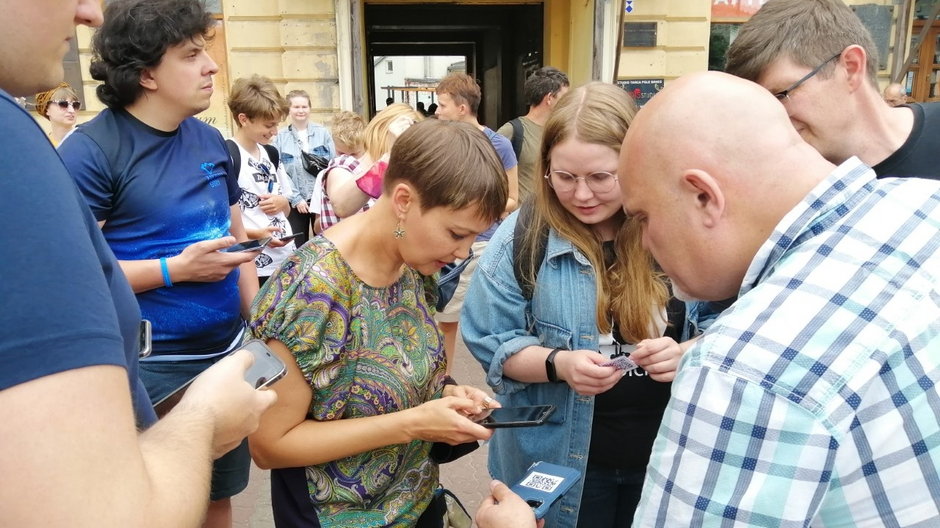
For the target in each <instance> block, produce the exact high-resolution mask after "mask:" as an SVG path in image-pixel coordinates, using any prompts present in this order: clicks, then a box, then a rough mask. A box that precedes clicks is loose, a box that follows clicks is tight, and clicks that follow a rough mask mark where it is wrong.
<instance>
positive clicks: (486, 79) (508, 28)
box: [364, 3, 543, 129]
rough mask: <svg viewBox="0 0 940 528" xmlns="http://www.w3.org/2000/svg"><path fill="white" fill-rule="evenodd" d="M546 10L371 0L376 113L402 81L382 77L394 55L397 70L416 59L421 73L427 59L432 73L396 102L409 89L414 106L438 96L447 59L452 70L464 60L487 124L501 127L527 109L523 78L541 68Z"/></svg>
mask: <svg viewBox="0 0 940 528" xmlns="http://www.w3.org/2000/svg"><path fill="white" fill-rule="evenodd" d="M542 13H543V5H542V4H541V3H539V4H514V5H453V4H404V5H402V4H396V5H387V4H368V3H367V4H366V5H365V9H364V17H365V30H366V34H365V38H366V55H367V64H370V65H372V67H371V68H367V69H366V75H367V76H368V79H367V86H368V87H369V95H368V101H369V105H370V108H369V110H370V114H371V115H374V114H375V112H376V110H377V109H381V108H384V107H385V99H386V98H387V97H389V95H388V91H389V90H388V89H384V88H383V86H397V85H392V84H383V83H382V81H381V75H384V74H385V73H387V69H388V68H389V66H388V61H389V60H390V61H391V63H392V66H391V68H392V70H393V71H394V70H395V69H396V68H398V66H397V65H396V62H401V61H402V60H414V61H415V62H416V64H417V65H418V68H419V71H420V72H422V73H421V74H422V75H423V72H424V71H425V70H424V65H425V63H426V62H427V63H428V69H427V71H428V72H429V73H430V74H431V75H429V76H428V77H427V78H425V79H424V81H425V82H423V83H420V82H418V81H419V80H420V79H418V76H415V79H413V81H412V83H413V84H414V85H415V86H413V90H410V91H409V90H406V91H404V92H402V90H393V92H394V95H392V97H394V99H395V102H402V100H403V98H404V97H405V95H404V94H408V95H407V97H408V98H409V99H408V102H410V103H411V104H412V106H415V105H416V104H417V102H418V101H423V102H424V103H425V108H427V106H429V105H430V102H431V101H432V99H431V98H432V97H435V98H436V96H433V95H432V91H433V87H434V86H436V85H437V81H438V80H440V78H441V77H443V75H441V76H440V77H438V76H437V75H438V73H439V70H440V67H441V66H442V65H443V64H445V63H446V64H447V68H451V70H452V71H454V70H457V71H459V68H460V67H461V65H460V63H461V62H462V63H463V64H462V67H463V69H464V71H466V73H468V74H469V75H471V76H473V77H474V78H476V79H477V80H478V81H479V82H480V86H481V88H482V92H483V97H482V101H481V103H480V110H479V115H478V117H479V120H480V123H483V124H485V125H487V126H489V127H490V128H494V129H495V128H498V127H499V125H501V124H503V123H505V122H506V121H508V120H510V119H512V118H513V117H516V116H517V115H520V114H523V113H525V110H526V107H525V98H524V96H523V94H522V85H523V82H524V81H525V78H526V75H527V73H529V72H531V71H534V70H535V69H537V68H539V67H541V66H542V56H543V54H542V49H543V45H542V32H543V29H542V24H543V22H542V20H543V14H542ZM383 57H384V59H383ZM408 57H417V58H416V59H407V58H408ZM402 66H404V64H402ZM383 68H385V69H386V71H385V72H382V69H383ZM445 71H446V70H445ZM377 72H380V73H377ZM445 75H446V73H445ZM402 82H403V83H404V79H402ZM418 84H422V86H417V85H418Z"/></svg>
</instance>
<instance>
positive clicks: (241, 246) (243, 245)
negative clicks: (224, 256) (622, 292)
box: [221, 237, 271, 253]
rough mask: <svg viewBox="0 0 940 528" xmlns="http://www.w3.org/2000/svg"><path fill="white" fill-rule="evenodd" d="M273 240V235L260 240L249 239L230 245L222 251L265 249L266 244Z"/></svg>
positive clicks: (235, 251) (236, 251) (234, 251)
mask: <svg viewBox="0 0 940 528" xmlns="http://www.w3.org/2000/svg"><path fill="white" fill-rule="evenodd" d="M270 241H271V237H267V238H260V239H258V240H248V241H247V242H239V243H238V244H235V245H234V246H229V247H227V248H225V249H222V250H221V251H224V252H226V253H238V252H241V251H261V250H262V249H264V246H267V245H268V242H270Z"/></svg>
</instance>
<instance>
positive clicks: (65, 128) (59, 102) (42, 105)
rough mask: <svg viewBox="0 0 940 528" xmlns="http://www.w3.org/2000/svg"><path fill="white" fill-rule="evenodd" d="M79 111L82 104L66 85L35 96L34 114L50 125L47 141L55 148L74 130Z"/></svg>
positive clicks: (63, 84)
mask: <svg viewBox="0 0 940 528" xmlns="http://www.w3.org/2000/svg"><path fill="white" fill-rule="evenodd" d="M81 109H82V103H81V101H80V100H79V99H78V94H77V93H75V90H73V89H72V87H71V86H69V84H68V83H62V84H60V85H59V86H57V87H55V88H53V89H52V90H49V91H47V92H42V93H39V94H36V113H37V114H39V115H41V116H43V117H45V118H46V119H48V120H49V123H50V124H51V125H52V129H51V130H50V131H49V141H51V142H52V145H53V146H54V147H56V148H58V147H59V144H60V143H62V141H63V140H64V139H65V138H66V137H68V135H69V134H71V133H72V131H73V130H75V124H76V122H77V119H78V111H79V110H81Z"/></svg>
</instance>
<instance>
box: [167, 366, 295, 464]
mask: <svg viewBox="0 0 940 528" xmlns="http://www.w3.org/2000/svg"><path fill="white" fill-rule="evenodd" d="M253 362H254V357H253V356H252V355H251V352H249V351H247V350H240V351H238V352H236V353H234V354H232V355H230V356H228V357H226V358H223V359H222V360H221V361H219V362H218V363H216V364H215V365H213V366H212V367H210V368H208V369H207V370H206V371H205V372H203V373H202V374H200V375H199V377H198V378H196V379H195V381H193V384H192V385H191V386H190V387H189V389H187V390H186V394H185V395H184V396H183V399H182V401H180V403H179V405H177V407H176V408H175V409H174V410H173V411H171V414H172V413H173V412H177V410H179V411H183V412H185V411H186V410H187V409H198V410H200V411H202V412H205V411H208V413H209V415H210V416H211V419H212V420H213V434H212V454H213V458H219V457H220V456H222V455H224V454H225V453H228V452H229V451H231V450H232V449H234V448H235V447H236V446H238V444H239V443H240V442H241V441H242V440H243V439H244V438H245V437H246V436H248V435H249V434H251V433H253V432H255V430H257V429H258V424H259V422H260V420H261V415H262V414H263V413H264V411H266V410H267V409H268V408H269V407H271V406H272V405H274V402H275V401H277V394H275V393H274V391H267V390H263V389H262V390H255V389H254V388H253V387H252V386H251V385H249V384H248V382H247V381H245V372H246V371H247V370H248V368H249V367H251V364H252V363H253Z"/></svg>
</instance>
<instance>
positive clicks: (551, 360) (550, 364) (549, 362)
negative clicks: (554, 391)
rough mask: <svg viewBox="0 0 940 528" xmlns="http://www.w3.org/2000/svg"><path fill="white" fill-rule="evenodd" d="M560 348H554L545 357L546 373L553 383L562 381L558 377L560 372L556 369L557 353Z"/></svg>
mask: <svg viewBox="0 0 940 528" xmlns="http://www.w3.org/2000/svg"><path fill="white" fill-rule="evenodd" d="M560 350H562V349H560V348H553V349H552V351H551V352H549V353H548V357H546V358H545V375H546V376H547V377H548V381H549V382H551V383H558V382H559V381H561V380H560V379H558V372H557V371H556V370H555V354H557V353H558V352H559V351H560Z"/></svg>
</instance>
